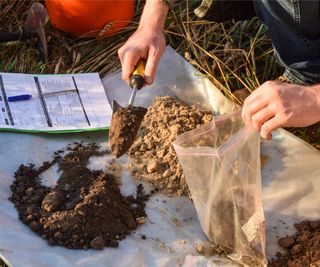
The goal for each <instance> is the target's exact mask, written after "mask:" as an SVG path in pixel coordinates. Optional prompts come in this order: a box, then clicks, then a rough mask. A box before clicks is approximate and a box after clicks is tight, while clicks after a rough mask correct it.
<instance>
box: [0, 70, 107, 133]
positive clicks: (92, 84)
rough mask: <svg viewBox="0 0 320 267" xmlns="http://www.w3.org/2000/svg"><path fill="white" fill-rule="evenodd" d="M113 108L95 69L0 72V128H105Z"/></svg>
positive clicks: (17, 129)
mask: <svg viewBox="0 0 320 267" xmlns="http://www.w3.org/2000/svg"><path fill="white" fill-rule="evenodd" d="M111 116H112V109H111V106H110V104H109V102H108V99H107V96H106V93H105V90H104V87H103V85H102V83H101V79H100V77H99V74H98V73H88V74H62V75H34V74H16V73H0V130H14V131H28V132H54V133H59V132H61V133H63V132H70V131H73V132H74V131H76V132H78V131H90V130H101V129H108V128H109V126H110V122H111Z"/></svg>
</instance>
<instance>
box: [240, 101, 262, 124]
mask: <svg viewBox="0 0 320 267" xmlns="http://www.w3.org/2000/svg"><path fill="white" fill-rule="evenodd" d="M267 106H268V102H267V101H266V100H264V99H263V98H257V99H255V101H254V102H252V103H250V104H247V103H245V104H244V106H243V108H242V114H243V115H242V116H243V120H244V122H245V123H246V124H247V125H250V126H253V123H252V118H253V116H254V115H255V114H256V113H257V112H259V111H260V110H262V109H264V108H266V107H267Z"/></svg>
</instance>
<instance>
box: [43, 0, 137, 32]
mask: <svg viewBox="0 0 320 267" xmlns="http://www.w3.org/2000/svg"><path fill="white" fill-rule="evenodd" d="M134 2H135V0H45V4H46V8H47V11H48V14H49V18H50V21H51V24H52V25H53V26H54V27H56V28H58V29H61V30H63V31H65V32H68V33H71V34H73V35H75V36H84V37H97V36H107V35H111V34H113V33H115V32H117V31H119V30H120V29H121V28H123V27H125V26H127V25H128V24H129V23H130V21H131V20H132V17H133V15H134Z"/></svg>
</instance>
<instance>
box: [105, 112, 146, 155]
mask: <svg viewBox="0 0 320 267" xmlns="http://www.w3.org/2000/svg"><path fill="white" fill-rule="evenodd" d="M146 112H147V109H145V108H143V107H134V106H128V107H126V108H119V109H118V110H117V111H116V112H115V113H114V114H113V115H112V119H111V126H110V131H109V142H110V147H111V152H112V154H113V155H114V156H115V157H117V158H119V157H121V156H122V155H123V154H124V153H126V152H127V151H128V150H129V148H130V147H131V146H132V144H133V142H134V140H135V138H136V136H137V133H138V130H139V127H140V124H141V121H142V120H143V117H144V115H145V113H146Z"/></svg>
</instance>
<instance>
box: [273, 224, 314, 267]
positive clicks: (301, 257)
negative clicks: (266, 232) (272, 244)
mask: <svg viewBox="0 0 320 267" xmlns="http://www.w3.org/2000/svg"><path fill="white" fill-rule="evenodd" d="M294 226H295V228H296V229H297V230H298V231H297V233H296V234H295V235H293V236H287V237H282V238H280V239H279V241H278V242H279V245H280V246H281V247H283V248H284V249H285V250H286V253H284V254H281V253H278V254H277V258H276V259H275V260H272V261H271V263H270V264H269V266H270V267H306V266H310V267H317V266H320V220H318V221H303V222H301V223H297V224H295V225H294Z"/></svg>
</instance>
